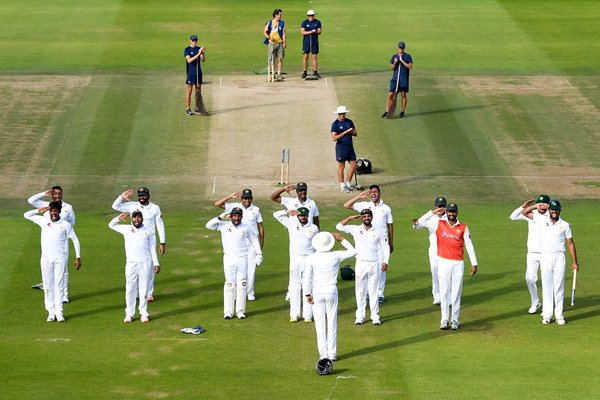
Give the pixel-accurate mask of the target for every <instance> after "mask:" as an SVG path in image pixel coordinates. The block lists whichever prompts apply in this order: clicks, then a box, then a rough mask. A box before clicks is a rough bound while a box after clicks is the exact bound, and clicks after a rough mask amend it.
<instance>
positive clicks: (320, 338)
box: [313, 286, 338, 359]
mask: <svg viewBox="0 0 600 400" xmlns="http://www.w3.org/2000/svg"><path fill="white" fill-rule="evenodd" d="M331 291H332V293H314V294H313V301H314V304H313V314H314V317H315V329H316V330H317V348H318V350H319V358H320V359H321V358H329V359H333V358H336V355H337V309H338V293H337V287H335V286H334V287H332V288H331Z"/></svg>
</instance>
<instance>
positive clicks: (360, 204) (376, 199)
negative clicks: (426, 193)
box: [344, 185, 394, 303]
mask: <svg viewBox="0 0 600 400" xmlns="http://www.w3.org/2000/svg"><path fill="white" fill-rule="evenodd" d="M367 198H370V199H371V201H358V200H363V199H367ZM344 207H345V208H347V209H349V210H356V211H358V212H361V211H362V210H364V209H365V208H368V209H369V210H371V211H372V213H373V222H372V223H373V226H374V227H375V229H377V230H378V231H379V232H380V233H382V234H383V235H384V236H385V238H386V240H387V242H388V244H389V247H390V253H393V252H394V219H393V218H392V209H391V208H390V207H389V206H388V205H387V204H385V203H384V202H383V200H382V199H381V189H380V188H379V185H371V186H369V189H367V190H364V191H363V192H361V193H360V194H359V195H358V196H355V197H353V198H351V199H350V200H348V201H347V202H345V203H344ZM383 257H384V252H383V249H382V248H380V249H379V250H378V261H379V264H381V263H383ZM386 279H387V269H386V271H381V272H380V273H379V293H378V298H379V302H380V303H383V302H384V301H385V282H386Z"/></svg>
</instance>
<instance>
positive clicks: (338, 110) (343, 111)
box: [334, 106, 350, 114]
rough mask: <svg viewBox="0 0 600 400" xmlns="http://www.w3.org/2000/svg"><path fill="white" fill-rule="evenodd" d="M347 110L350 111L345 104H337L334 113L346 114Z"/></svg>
mask: <svg viewBox="0 0 600 400" xmlns="http://www.w3.org/2000/svg"><path fill="white" fill-rule="evenodd" d="M347 112H350V110H348V109H347V108H346V106H339V107H338V108H336V109H335V112H334V114H346V113H347Z"/></svg>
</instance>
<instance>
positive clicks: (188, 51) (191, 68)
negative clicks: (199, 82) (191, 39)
mask: <svg viewBox="0 0 600 400" xmlns="http://www.w3.org/2000/svg"><path fill="white" fill-rule="evenodd" d="M200 47H202V46H196V47H192V46H188V47H186V48H185V50H183V57H184V58H186V57H187V56H190V57H195V56H196V54H198V52H199V51H200ZM185 64H186V67H187V68H186V71H187V73H188V74H189V73H190V72H194V73H195V72H196V68H198V72H200V73H202V66H201V64H200V57H198V58H196V59H195V60H194V61H192V62H191V63H188V62H187V59H186V60H185Z"/></svg>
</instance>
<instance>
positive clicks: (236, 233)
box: [206, 207, 263, 319]
mask: <svg viewBox="0 0 600 400" xmlns="http://www.w3.org/2000/svg"><path fill="white" fill-rule="evenodd" d="M243 215H244V212H243V211H242V209H241V208H239V207H235V208H234V209H232V210H231V211H225V212H223V213H221V215H219V216H218V217H215V218H213V219H211V220H210V221H208V222H207V223H206V228H207V229H210V230H211V231H220V232H221V241H222V243H223V270H224V272H225V285H224V287H223V303H224V314H225V319H231V318H232V317H233V311H234V302H235V312H236V315H237V317H238V318H239V319H245V318H246V295H247V291H246V284H247V282H246V279H247V274H248V247H249V245H252V246H253V247H254V250H255V251H256V265H260V264H261V263H262V260H263V258H262V250H261V248H260V243H259V242H258V238H257V237H256V235H255V234H254V232H253V231H252V229H251V228H250V227H249V226H248V225H246V224H244V223H242V216H243ZM225 217H229V219H230V220H229V221H222V218H225Z"/></svg>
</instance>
